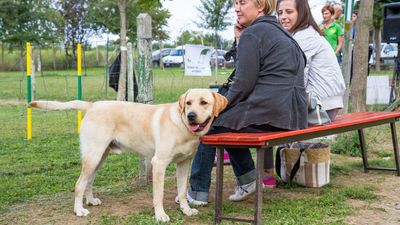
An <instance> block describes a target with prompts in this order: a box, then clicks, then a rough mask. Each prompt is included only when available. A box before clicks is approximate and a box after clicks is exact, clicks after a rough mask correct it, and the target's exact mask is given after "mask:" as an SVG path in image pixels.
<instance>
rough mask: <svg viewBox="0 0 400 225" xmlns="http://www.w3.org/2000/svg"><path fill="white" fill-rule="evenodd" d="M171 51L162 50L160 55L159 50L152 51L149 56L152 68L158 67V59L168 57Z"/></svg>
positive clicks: (167, 49)
mask: <svg viewBox="0 0 400 225" xmlns="http://www.w3.org/2000/svg"><path fill="white" fill-rule="evenodd" d="M171 50H172V48H163V49H162V53H161V54H160V49H158V50H156V51H154V52H153V53H152V54H151V58H152V62H153V67H159V66H160V58H164V57H165V56H167V55H169V53H170V52H171Z"/></svg>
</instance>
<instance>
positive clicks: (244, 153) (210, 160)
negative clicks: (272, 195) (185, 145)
mask: <svg viewBox="0 0 400 225" xmlns="http://www.w3.org/2000/svg"><path fill="white" fill-rule="evenodd" d="M269 128H270V126H258V127H247V128H244V129H242V130H240V131H235V130H232V129H229V128H225V127H214V129H213V130H210V131H209V132H208V133H207V134H218V133H224V132H253V133H256V132H265V131H269V130H270V129H269ZM225 150H226V151H227V152H228V154H229V159H230V161H231V164H232V168H233V172H234V174H235V176H236V178H237V182H238V185H244V184H249V183H251V182H253V181H255V180H256V176H257V173H256V170H255V167H254V161H253V158H252V157H251V153H250V150H249V149H248V148H243V149H237V148H235V149H229V148H227V149H225ZM215 151H216V149H215V147H213V146H211V145H206V144H203V143H201V142H200V145H199V147H198V149H197V152H196V155H195V157H194V159H193V163H192V170H191V174H190V179H189V183H190V188H189V195H190V196H191V197H192V198H193V199H195V200H198V201H203V202H208V195H209V190H210V185H211V172H212V168H213V165H214V159H215ZM268 152H271V153H272V151H268ZM271 157H272V154H271Z"/></svg>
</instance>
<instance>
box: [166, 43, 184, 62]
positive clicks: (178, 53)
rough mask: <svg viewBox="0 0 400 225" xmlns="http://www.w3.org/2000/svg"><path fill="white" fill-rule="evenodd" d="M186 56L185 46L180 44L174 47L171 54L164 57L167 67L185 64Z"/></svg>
mask: <svg viewBox="0 0 400 225" xmlns="http://www.w3.org/2000/svg"><path fill="white" fill-rule="evenodd" d="M184 57H185V46H184V45H183V46H178V47H176V48H175V49H172V50H171V52H170V53H169V55H167V56H165V57H164V58H163V62H164V66H165V67H172V66H179V67H183V66H184Z"/></svg>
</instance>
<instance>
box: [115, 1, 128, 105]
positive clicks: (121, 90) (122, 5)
mask: <svg viewBox="0 0 400 225" xmlns="http://www.w3.org/2000/svg"><path fill="white" fill-rule="evenodd" d="M118 9H119V16H120V32H121V64H120V65H121V66H120V71H119V81H118V95H117V100H118V101H125V100H126V50H127V49H126V0H118Z"/></svg>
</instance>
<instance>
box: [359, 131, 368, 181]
mask: <svg viewBox="0 0 400 225" xmlns="http://www.w3.org/2000/svg"><path fill="white" fill-rule="evenodd" d="M358 138H359V140H360V148H361V155H362V159H363V165H364V172H365V173H368V168H369V166H368V156H367V150H366V148H365V137H364V130H363V129H358Z"/></svg>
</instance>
